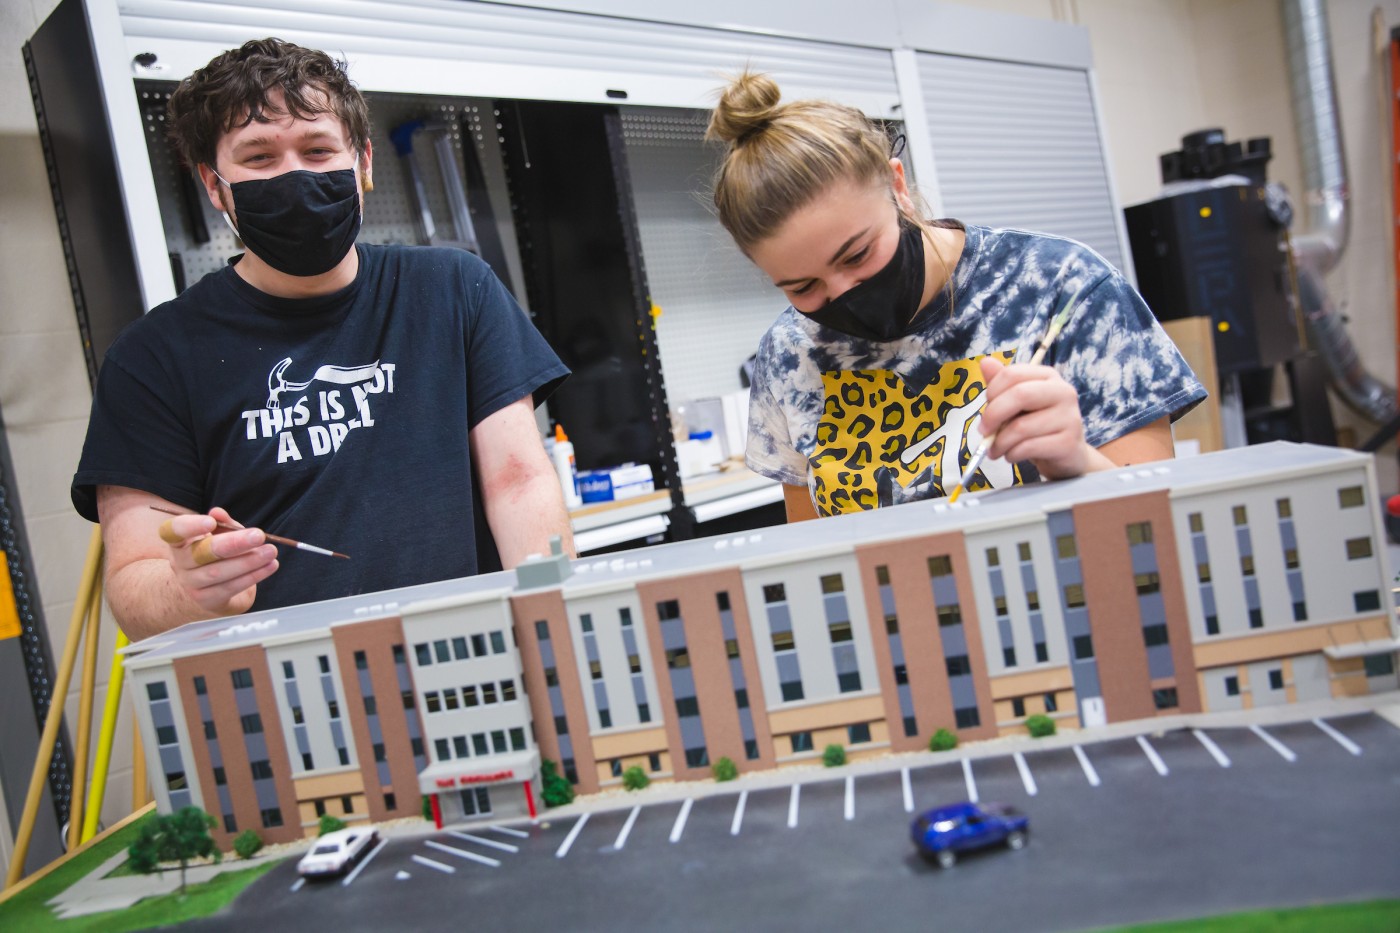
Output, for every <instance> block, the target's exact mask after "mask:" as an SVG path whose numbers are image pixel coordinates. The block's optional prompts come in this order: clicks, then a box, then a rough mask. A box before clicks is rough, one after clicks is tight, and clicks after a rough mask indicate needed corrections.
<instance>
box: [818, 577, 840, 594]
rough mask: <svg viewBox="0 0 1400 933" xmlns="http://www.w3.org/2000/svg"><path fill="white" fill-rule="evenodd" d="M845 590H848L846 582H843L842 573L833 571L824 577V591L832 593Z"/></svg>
mask: <svg viewBox="0 0 1400 933" xmlns="http://www.w3.org/2000/svg"><path fill="white" fill-rule="evenodd" d="M844 592H846V584H845V583H843V582H842V580H841V574H839V573H833V574H829V575H827V576H825V577H822V593H824V594H830V593H844Z"/></svg>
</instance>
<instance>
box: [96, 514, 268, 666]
mask: <svg viewBox="0 0 1400 933" xmlns="http://www.w3.org/2000/svg"><path fill="white" fill-rule="evenodd" d="M151 506H159V507H160V508H161V509H166V510H170V511H174V512H184V509H183V508H181V507H179V506H177V505H175V504H174V503H172V502H169V501H167V500H165V499H162V498H161V497H160V496H156V495H153V494H152V493H148V492H143V491H141V490H139V489H131V488H128V487H125V486H98V487H97V514H98V518H99V519H100V520H101V522H102V540H103V544H104V545H105V548H106V552H107V559H106V595H107V602H108V604H109V605H110V606H111V607H112V614H113V615H114V616H116V619H117V622H118V624H120V625H121V627H122V630H123V631H125V632H126V634H127V636H128V637H130V638H131V639H132V640H133V641H136V640H139V639H142V638H148V637H150V636H151V635H155V634H158V633H160V632H163V631H166V630H167V629H172V628H175V627H176V626H178V625H183V624H184V623H186V622H193V621H195V620H197V619H209V618H213V617H215V616H225V615H235V614H237V613H240V612H247V611H248V609H250V608H251V607H252V605H253V599H254V597H255V596H256V595H257V585H258V583H260V582H261V581H263V580H265V579H267V578H268V577H269V576H271V575H272V574H273V573H275V572H276V571H277V567H278V562H277V547H276V546H275V545H272V544H269V543H267V539H266V537H265V536H264V535H263V533H262V531H261V530H259V529H257V528H242V527H240V526H239V525H238V523H237V522H235V521H234V520H233V519H232V517H231V516H229V514H228V513H227V512H226V511H224V510H223V509H221V508H216V509H212V510H210V512H209V514H208V515H200V514H180V515H175V516H170V515H163V514H162V513H161V512H158V511H156V510H155V509H153V508H151ZM220 522H223V523H226V524H228V525H232V526H234V527H235V528H237V529H238V530H236V531H224V530H221V529H219V523H220ZM216 530H217V532H218V533H216ZM201 561H202V562H201Z"/></svg>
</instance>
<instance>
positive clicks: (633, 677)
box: [126, 443, 1400, 847]
mask: <svg viewBox="0 0 1400 933" xmlns="http://www.w3.org/2000/svg"><path fill="white" fill-rule="evenodd" d="M356 557H357V558H360V557H361V556H360V555H356ZM362 559H373V555H365V556H364V558H362ZM1390 588H1391V575H1390V570H1389V568H1388V566H1387V558H1386V551H1385V536H1384V532H1383V530H1382V526H1381V513H1380V508H1379V505H1378V502H1377V491H1376V483H1375V475H1374V468H1373V465H1372V460H1371V457H1370V456H1369V455H1365V454H1360V453H1356V452H1354V451H1346V450H1339V449H1334V448H1325V447H1311V446H1306V445H1294V444H1286V443H1274V444H1268V445H1262V446H1257V447H1248V448H1242V449H1237V450H1231V451H1225V452H1222V453H1217V454H1209V455H1205V456H1200V457H1192V458H1186V459H1181V460H1175V461H1171V462H1166V463H1160V464H1150V465H1148V466H1145V467H1142V468H1124V469H1120V470H1115V471H1111V472H1106V473H1097V474H1093V475H1090V476H1085V477H1082V478H1080V479H1076V480H1071V481H1066V482H1059V483H1046V484H1035V485H1030V486H1024V487H1019V488H1014V489H1008V490H1002V491H998V492H989V493H983V494H977V495H969V496H964V497H963V498H961V499H960V501H959V502H958V503H956V504H955V505H949V504H948V503H947V502H946V500H940V501H931V502H925V503H918V504H912V505H906V506H901V507H899V508H894V509H883V510H879V511H873V512H868V513H864V514H858V515H850V516H845V517H838V518H829V519H822V520H821V521H820V523H819V524H817V525H812V524H802V525H790V526H781V527H774V528H768V529H764V530H763V531H761V532H756V533H746V534H743V535H740V536H729V537H718V538H709V539H701V540H695V541H686V542H679V543H675V544H665V545H659V546H656V547H650V548H645V549H641V550H636V551H630V552H627V553H624V554H618V555H609V556H607V557H604V558H600V559H594V560H582V559H580V560H574V561H570V560H567V559H566V558H564V557H562V556H558V555H555V556H552V557H543V558H539V559H533V558H532V559H531V560H530V561H529V562H527V563H526V564H525V565H523V566H521V567H520V568H518V570H517V571H506V572H502V573H496V574H490V575H485V576H479V577H473V578H467V579H462V580H452V581H446V582H442V583H437V584H430V585H424V586H417V587H411V588H405V589H400V590H393V591H389V592H384V593H376V594H372V595H367V596H355V597H347V598H344V599H338V600H332V601H328V602H323V603H316V604H310V605H304V606H296V607H291V608H283V609H279V610H276V611H271V612H266V613H259V614H251V615H246V616H239V617H234V618H227V619H218V620H211V621H208V622H200V623H195V624H191V625H187V626H184V627H183V628H180V629H178V630H176V631H173V632H171V633H169V634H168V635H165V636H161V637H158V638H155V639H151V640H148V641H145V642H141V643H139V644H137V645H135V646H134V647H133V648H132V649H131V654H130V656H129V658H128V660H127V662H126V663H127V670H128V677H129V682H130V684H131V694H132V696H133V698H134V701H135V707H136V711H137V717H138V720H139V723H140V728H141V734H142V738H143V740H144V742H145V749H146V755H147V758H148V761H149V769H150V773H151V774H152V775H153V778H154V781H153V783H154V784H155V795H156V799H157V801H158V804H159V807H160V808H161V809H162V810H163V811H168V810H172V809H177V808H179V807H182V806H185V805H189V804H194V805H197V806H200V807H203V808H204V809H205V810H207V811H208V812H209V813H211V814H213V815H214V817H215V818H216V820H217V821H218V833H217V838H218V841H219V842H220V844H221V845H223V846H225V847H227V846H228V845H229V844H230V843H231V840H232V839H233V837H234V835H236V834H237V833H238V832H240V831H242V830H245V829H249V828H252V829H254V830H256V831H257V832H258V833H259V834H260V835H262V837H263V839H264V840H265V841H267V842H274V841H289V840H293V839H296V838H299V837H301V836H302V835H304V834H308V833H312V832H314V831H315V827H316V822H317V818H318V816H319V815H320V814H322V813H331V814H333V815H335V816H337V817H340V818H342V819H346V820H348V821H355V820H371V821H380V820H388V819H394V818H399V817H408V816H417V815H418V814H419V813H420V812H422V810H423V799H424V798H425V797H426V798H427V799H428V800H429V802H430V805H431V812H432V814H433V816H434V818H435V819H436V820H437V821H438V823H439V825H441V824H442V823H444V822H459V821H463V820H469V819H474V818H480V817H482V816H484V815H494V816H502V815H529V816H533V815H535V814H536V813H537V812H538V811H539V810H540V809H541V807H542V804H541V802H540V789H541V783H540V764H541V760H542V759H549V760H552V761H554V762H555V763H556V764H557V765H558V766H559V770H560V773H562V774H563V775H565V776H566V777H567V778H568V780H569V781H571V782H572V783H573V784H574V785H576V788H577V790H578V791H579V792H581V793H585V794H586V793H590V792H596V791H598V790H599V789H601V788H605V787H608V786H610V785H615V784H619V783H620V776H621V774H622V772H623V770H624V769H625V768H628V767H631V766H633V765H640V766H641V767H642V768H643V769H645V770H646V771H647V772H648V773H649V774H650V776H651V777H652V778H653V779H658V778H660V779H674V780H693V779H702V778H708V777H710V774H711V772H710V765H711V763H712V762H715V761H717V760H718V759H719V758H720V757H722V756H723V757H728V758H730V759H732V760H733V761H734V762H735V764H737V766H738V768H739V769H740V770H741V771H752V770H758V769H766V768H776V767H782V766H784V765H788V764H793V763H799V762H810V761H815V760H816V759H818V758H819V757H820V755H821V751H822V749H823V748H824V747H825V746H826V745H827V744H829V743H836V744H839V745H842V746H844V747H845V748H846V749H847V752H848V754H849V755H851V756H852V757H862V756H866V755H874V754H881V753H886V752H889V751H906V750H915V749H924V748H927V745H928V741H929V737H930V735H932V733H933V732H934V731H936V730H937V729H939V728H947V729H950V730H953V731H955V732H956V733H957V734H958V735H959V736H960V737H961V738H962V739H963V740H964V741H968V740H976V739H985V738H991V737H994V736H998V735H1005V734H1009V733H1015V732H1019V731H1024V722H1025V719H1026V717H1028V716H1031V715H1035V714H1046V715H1049V716H1051V717H1054V718H1056V719H1057V720H1059V722H1060V724H1061V725H1062V726H1071V727H1075V728H1086V729H1092V728H1093V727H1095V726H1098V725H1102V724H1105V723H1109V722H1121V721H1125V720H1136V719H1144V718H1151V717H1154V716H1160V715H1167V714H1174V713H1191V712H1200V711H1207V710H1221V709H1235V708H1241V707H1249V706H1263V705H1268V704H1277V703H1288V702H1294V701H1298V700H1306V699H1313V698H1320V697H1329V696H1332V697H1335V696H1351V695H1358V694H1366V693H1372V692H1377V691H1382V690H1393V689H1397V687H1400V681H1397V676H1396V672H1395V659H1396V650H1397V646H1398V645H1400V641H1398V640H1397V627H1396V624H1395V618H1394V613H1393V611H1392V609H1391V596H1390Z"/></svg>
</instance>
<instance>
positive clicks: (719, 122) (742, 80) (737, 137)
mask: <svg viewBox="0 0 1400 933" xmlns="http://www.w3.org/2000/svg"><path fill="white" fill-rule="evenodd" d="M781 96H782V95H781V92H780V91H779V90H778V82H776V81H774V80H773V79H772V78H770V77H769V76H768V75H766V74H761V73H759V72H755V71H749V70H748V69H745V70H744V71H743V72H741V73H740V74H738V75H737V76H736V77H734V78H733V79H731V80H730V82H729V84H728V85H726V86H725V88H724V89H723V90H722V91H721V92H720V97H719V103H718V104H717V105H716V106H715V109H714V112H713V113H711V115H710V125H709V127H708V128H706V130H705V138H706V139H715V140H719V141H720V142H722V143H725V144H727V145H731V146H737V145H742V144H743V143H744V141H745V140H746V139H748V138H749V137H750V136H752V135H754V134H755V133H759V132H762V131H763V130H765V129H767V128H768V126H769V124H771V123H772V122H773V119H774V118H775V117H776V116H777V115H778V100H779V98H780V97H781Z"/></svg>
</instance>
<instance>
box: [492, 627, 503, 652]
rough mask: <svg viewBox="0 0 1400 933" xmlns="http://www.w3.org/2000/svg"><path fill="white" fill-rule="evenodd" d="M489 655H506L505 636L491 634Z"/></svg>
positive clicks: (499, 633) (497, 633)
mask: <svg viewBox="0 0 1400 933" xmlns="http://www.w3.org/2000/svg"><path fill="white" fill-rule="evenodd" d="M491 653H492V654H505V653H506V636H505V635H504V634H503V633H502V632H492V633H491Z"/></svg>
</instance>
